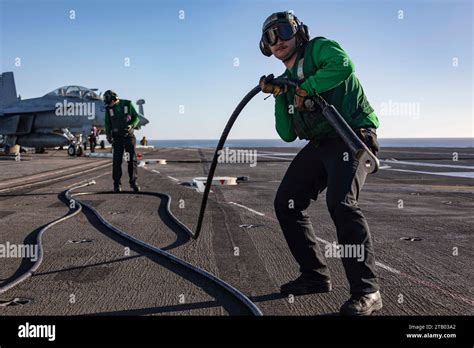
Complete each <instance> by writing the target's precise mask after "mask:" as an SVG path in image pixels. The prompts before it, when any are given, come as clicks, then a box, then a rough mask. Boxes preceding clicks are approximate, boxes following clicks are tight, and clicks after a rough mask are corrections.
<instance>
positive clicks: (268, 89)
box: [258, 75, 287, 97]
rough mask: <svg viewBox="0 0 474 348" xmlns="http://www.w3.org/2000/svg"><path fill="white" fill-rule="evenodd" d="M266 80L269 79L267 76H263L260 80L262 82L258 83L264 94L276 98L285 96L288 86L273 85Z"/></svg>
mask: <svg viewBox="0 0 474 348" xmlns="http://www.w3.org/2000/svg"><path fill="white" fill-rule="evenodd" d="M266 79H267V77H266V76H265V75H263V76H262V77H261V78H260V81H259V83H258V84H259V85H260V88H261V89H262V92H263V93H271V94H273V96H274V97H276V96H278V95H280V94H283V93H285V92H286V91H287V87H286V86H278V85H274V84H273V83H271V81H265V80H266Z"/></svg>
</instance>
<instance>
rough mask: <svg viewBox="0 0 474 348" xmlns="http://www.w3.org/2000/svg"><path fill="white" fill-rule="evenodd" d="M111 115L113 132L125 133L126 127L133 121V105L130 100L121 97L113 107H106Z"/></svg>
mask: <svg viewBox="0 0 474 348" xmlns="http://www.w3.org/2000/svg"><path fill="white" fill-rule="evenodd" d="M106 110H107V112H108V116H109V117H110V126H111V130H112V133H115V134H117V135H122V136H123V135H125V134H126V133H127V132H126V131H125V129H126V128H127V126H128V125H129V124H131V123H132V122H131V121H132V116H131V115H132V106H131V102H130V100H126V99H120V100H119V102H118V103H117V104H115V105H114V106H113V107H111V108H110V107H107V108H106Z"/></svg>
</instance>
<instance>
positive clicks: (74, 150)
mask: <svg viewBox="0 0 474 348" xmlns="http://www.w3.org/2000/svg"><path fill="white" fill-rule="evenodd" d="M83 152H84V151H83V149H82V146H80V145H75V144H71V145H69V147H68V148H67V154H68V155H69V156H71V157H75V156H78V157H79V156H82V154H83Z"/></svg>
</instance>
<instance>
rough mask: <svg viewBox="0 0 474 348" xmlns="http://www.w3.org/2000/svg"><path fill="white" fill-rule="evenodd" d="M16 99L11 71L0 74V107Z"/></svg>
mask: <svg viewBox="0 0 474 348" xmlns="http://www.w3.org/2000/svg"><path fill="white" fill-rule="evenodd" d="M17 100H18V97H17V94H16V87H15V77H14V76H13V72H11V71H9V72H4V73H3V74H0V107H5V106H7V105H9V104H12V103H14V102H16V101H17Z"/></svg>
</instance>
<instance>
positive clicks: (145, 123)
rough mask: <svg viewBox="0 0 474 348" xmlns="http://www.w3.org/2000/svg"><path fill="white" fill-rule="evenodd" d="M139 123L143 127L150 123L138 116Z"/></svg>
mask: <svg viewBox="0 0 474 348" xmlns="http://www.w3.org/2000/svg"><path fill="white" fill-rule="evenodd" d="M140 123H141V124H142V126H145V125H147V124H148V123H150V121H148V119H146V118H145V117H143V116H140Z"/></svg>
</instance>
